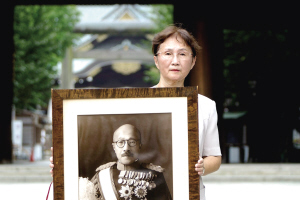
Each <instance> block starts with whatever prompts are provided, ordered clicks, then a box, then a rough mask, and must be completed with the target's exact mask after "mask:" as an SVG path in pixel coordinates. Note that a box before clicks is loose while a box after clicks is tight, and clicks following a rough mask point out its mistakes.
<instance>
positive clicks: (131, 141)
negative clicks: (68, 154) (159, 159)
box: [91, 124, 172, 200]
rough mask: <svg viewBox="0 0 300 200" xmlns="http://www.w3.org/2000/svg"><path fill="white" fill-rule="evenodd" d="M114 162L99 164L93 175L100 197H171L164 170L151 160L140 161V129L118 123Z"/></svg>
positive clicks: (146, 199) (145, 199) (161, 199)
mask: <svg viewBox="0 0 300 200" xmlns="http://www.w3.org/2000/svg"><path fill="white" fill-rule="evenodd" d="M112 145H113V149H114V151H115V153H116V156H117V158H118V161H117V162H110V163H107V164H104V165H101V166H100V167H98V168H97V169H96V174H95V175H94V177H93V178H92V180H91V181H92V182H93V184H94V186H95V189H96V190H95V191H96V194H95V195H96V197H97V198H98V199H100V200H104V199H105V200H123V199H125V200H135V199H140V200H154V199H155V200H170V199H172V197H171V194H170V192H169V189H168V186H167V184H166V181H165V178H164V176H163V171H164V169H163V168H162V167H160V166H157V165H153V164H151V163H140V162H139V160H138V155H139V152H140V149H141V147H142V144H141V134H140V131H139V130H138V129H137V128H136V127H134V126H133V125H131V124H124V125H122V126H120V127H119V128H118V129H117V130H116V131H115V132H114V136H113V143H112Z"/></svg>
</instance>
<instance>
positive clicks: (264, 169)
mask: <svg viewBox="0 0 300 200" xmlns="http://www.w3.org/2000/svg"><path fill="white" fill-rule="evenodd" d="M203 180H204V181H205V182H206V181H246V182H251V181H292V182H294V181H300V164H290V163H289V164H281V163H278V164H273V163H272V164H248V163H247V164H222V165H221V167H220V169H219V170H218V171H217V172H215V173H213V174H210V175H208V176H204V177H203Z"/></svg>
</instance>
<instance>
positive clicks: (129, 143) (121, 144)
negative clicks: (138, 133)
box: [113, 139, 138, 148]
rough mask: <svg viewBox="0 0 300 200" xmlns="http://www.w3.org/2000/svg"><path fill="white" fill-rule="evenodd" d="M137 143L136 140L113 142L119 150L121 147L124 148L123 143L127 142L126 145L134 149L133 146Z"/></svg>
mask: <svg viewBox="0 0 300 200" xmlns="http://www.w3.org/2000/svg"><path fill="white" fill-rule="evenodd" d="M137 141H138V140H134V139H129V140H119V141H117V142H113V143H116V145H117V146H118V147H119V148H123V147H124V146H125V143H126V142H127V144H128V145H129V146H130V147H134V146H136V144H137Z"/></svg>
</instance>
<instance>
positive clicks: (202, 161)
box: [152, 26, 221, 200]
mask: <svg viewBox="0 0 300 200" xmlns="http://www.w3.org/2000/svg"><path fill="white" fill-rule="evenodd" d="M199 49H200V47H199V45H198V44H197V42H196V40H195V39H194V37H193V36H192V35H191V34H190V33H188V32H187V31H186V30H185V29H182V28H180V27H177V26H169V27H167V28H166V29H164V30H163V31H161V32H160V33H158V34H156V35H155V37H154V39H153V41H152V52H153V54H154V61H155V65H156V67H157V68H158V70H159V71H160V79H159V82H158V84H157V85H156V86H154V87H184V80H185V78H186V76H187V75H188V74H189V72H190V71H191V69H192V68H193V67H194V65H195V62H196V53H197V51H198V50H199ZM198 110H199V114H198V116H199V117H198V120H199V151H200V158H199V160H198V162H197V163H196V165H195V171H196V172H197V173H198V174H199V175H200V176H204V175H207V174H210V173H212V172H215V171H217V170H218V169H219V167H220V165H221V150H220V145H219V133H218V127H217V112H216V105H215V102H214V101H212V100H210V99H208V98H207V97H204V96H203V95H200V94H198ZM200 199H201V200H204V199H205V189H204V185H203V182H202V178H201V177H200Z"/></svg>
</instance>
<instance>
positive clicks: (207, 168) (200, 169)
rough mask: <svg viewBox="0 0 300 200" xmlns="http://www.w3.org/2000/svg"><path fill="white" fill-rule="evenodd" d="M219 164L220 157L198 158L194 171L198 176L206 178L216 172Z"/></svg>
mask: <svg viewBox="0 0 300 200" xmlns="http://www.w3.org/2000/svg"><path fill="white" fill-rule="evenodd" d="M221 162H222V157H221V156H207V157H206V156H205V157H203V158H201V157H200V158H199V160H198V162H197V163H196V165H195V171H196V172H197V173H198V174H199V175H200V176H204V175H205V176H206V175H208V174H210V173H213V172H215V171H217V170H218V169H219V168H220V166H221Z"/></svg>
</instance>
